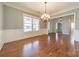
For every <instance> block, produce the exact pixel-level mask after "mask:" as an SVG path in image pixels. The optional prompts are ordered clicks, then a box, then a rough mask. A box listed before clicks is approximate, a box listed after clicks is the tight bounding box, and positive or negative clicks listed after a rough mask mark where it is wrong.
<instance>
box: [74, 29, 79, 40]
mask: <svg viewBox="0 0 79 59" xmlns="http://www.w3.org/2000/svg"><path fill="white" fill-rule="evenodd" d="M74 36H75V41H79V30H75V34H74Z"/></svg>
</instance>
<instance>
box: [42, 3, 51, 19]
mask: <svg viewBox="0 0 79 59" xmlns="http://www.w3.org/2000/svg"><path fill="white" fill-rule="evenodd" d="M44 4H45V12H44V14H42V15H41V19H42V20H48V19H49V18H50V15H48V14H47V13H46V4H47V2H44Z"/></svg>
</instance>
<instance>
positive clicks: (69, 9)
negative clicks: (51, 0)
mask: <svg viewBox="0 0 79 59" xmlns="http://www.w3.org/2000/svg"><path fill="white" fill-rule="evenodd" d="M78 8H79V6H75V7H72V8H68V9H64V10H62V11H59V12H56V13H54V14H51V19H52V18H57V17H61V16H67V15H73V14H74V13H75V12H70V13H66V12H68V11H72V10H75V9H78ZM62 13H64V14H62ZM60 14H61V15H60Z"/></svg>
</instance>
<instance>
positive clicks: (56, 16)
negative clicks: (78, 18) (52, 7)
mask: <svg viewBox="0 0 79 59" xmlns="http://www.w3.org/2000/svg"><path fill="white" fill-rule="evenodd" d="M74 14H75V12H72V13H68V14H62V15H58V16H53V17H51V19H54V18H59V17H64V16H68V15H74Z"/></svg>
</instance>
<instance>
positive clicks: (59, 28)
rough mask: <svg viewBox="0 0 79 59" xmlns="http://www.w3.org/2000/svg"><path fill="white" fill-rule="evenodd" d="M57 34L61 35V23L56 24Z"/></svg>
mask: <svg viewBox="0 0 79 59" xmlns="http://www.w3.org/2000/svg"><path fill="white" fill-rule="evenodd" d="M56 29H57V33H62V23H57V24H56Z"/></svg>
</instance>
